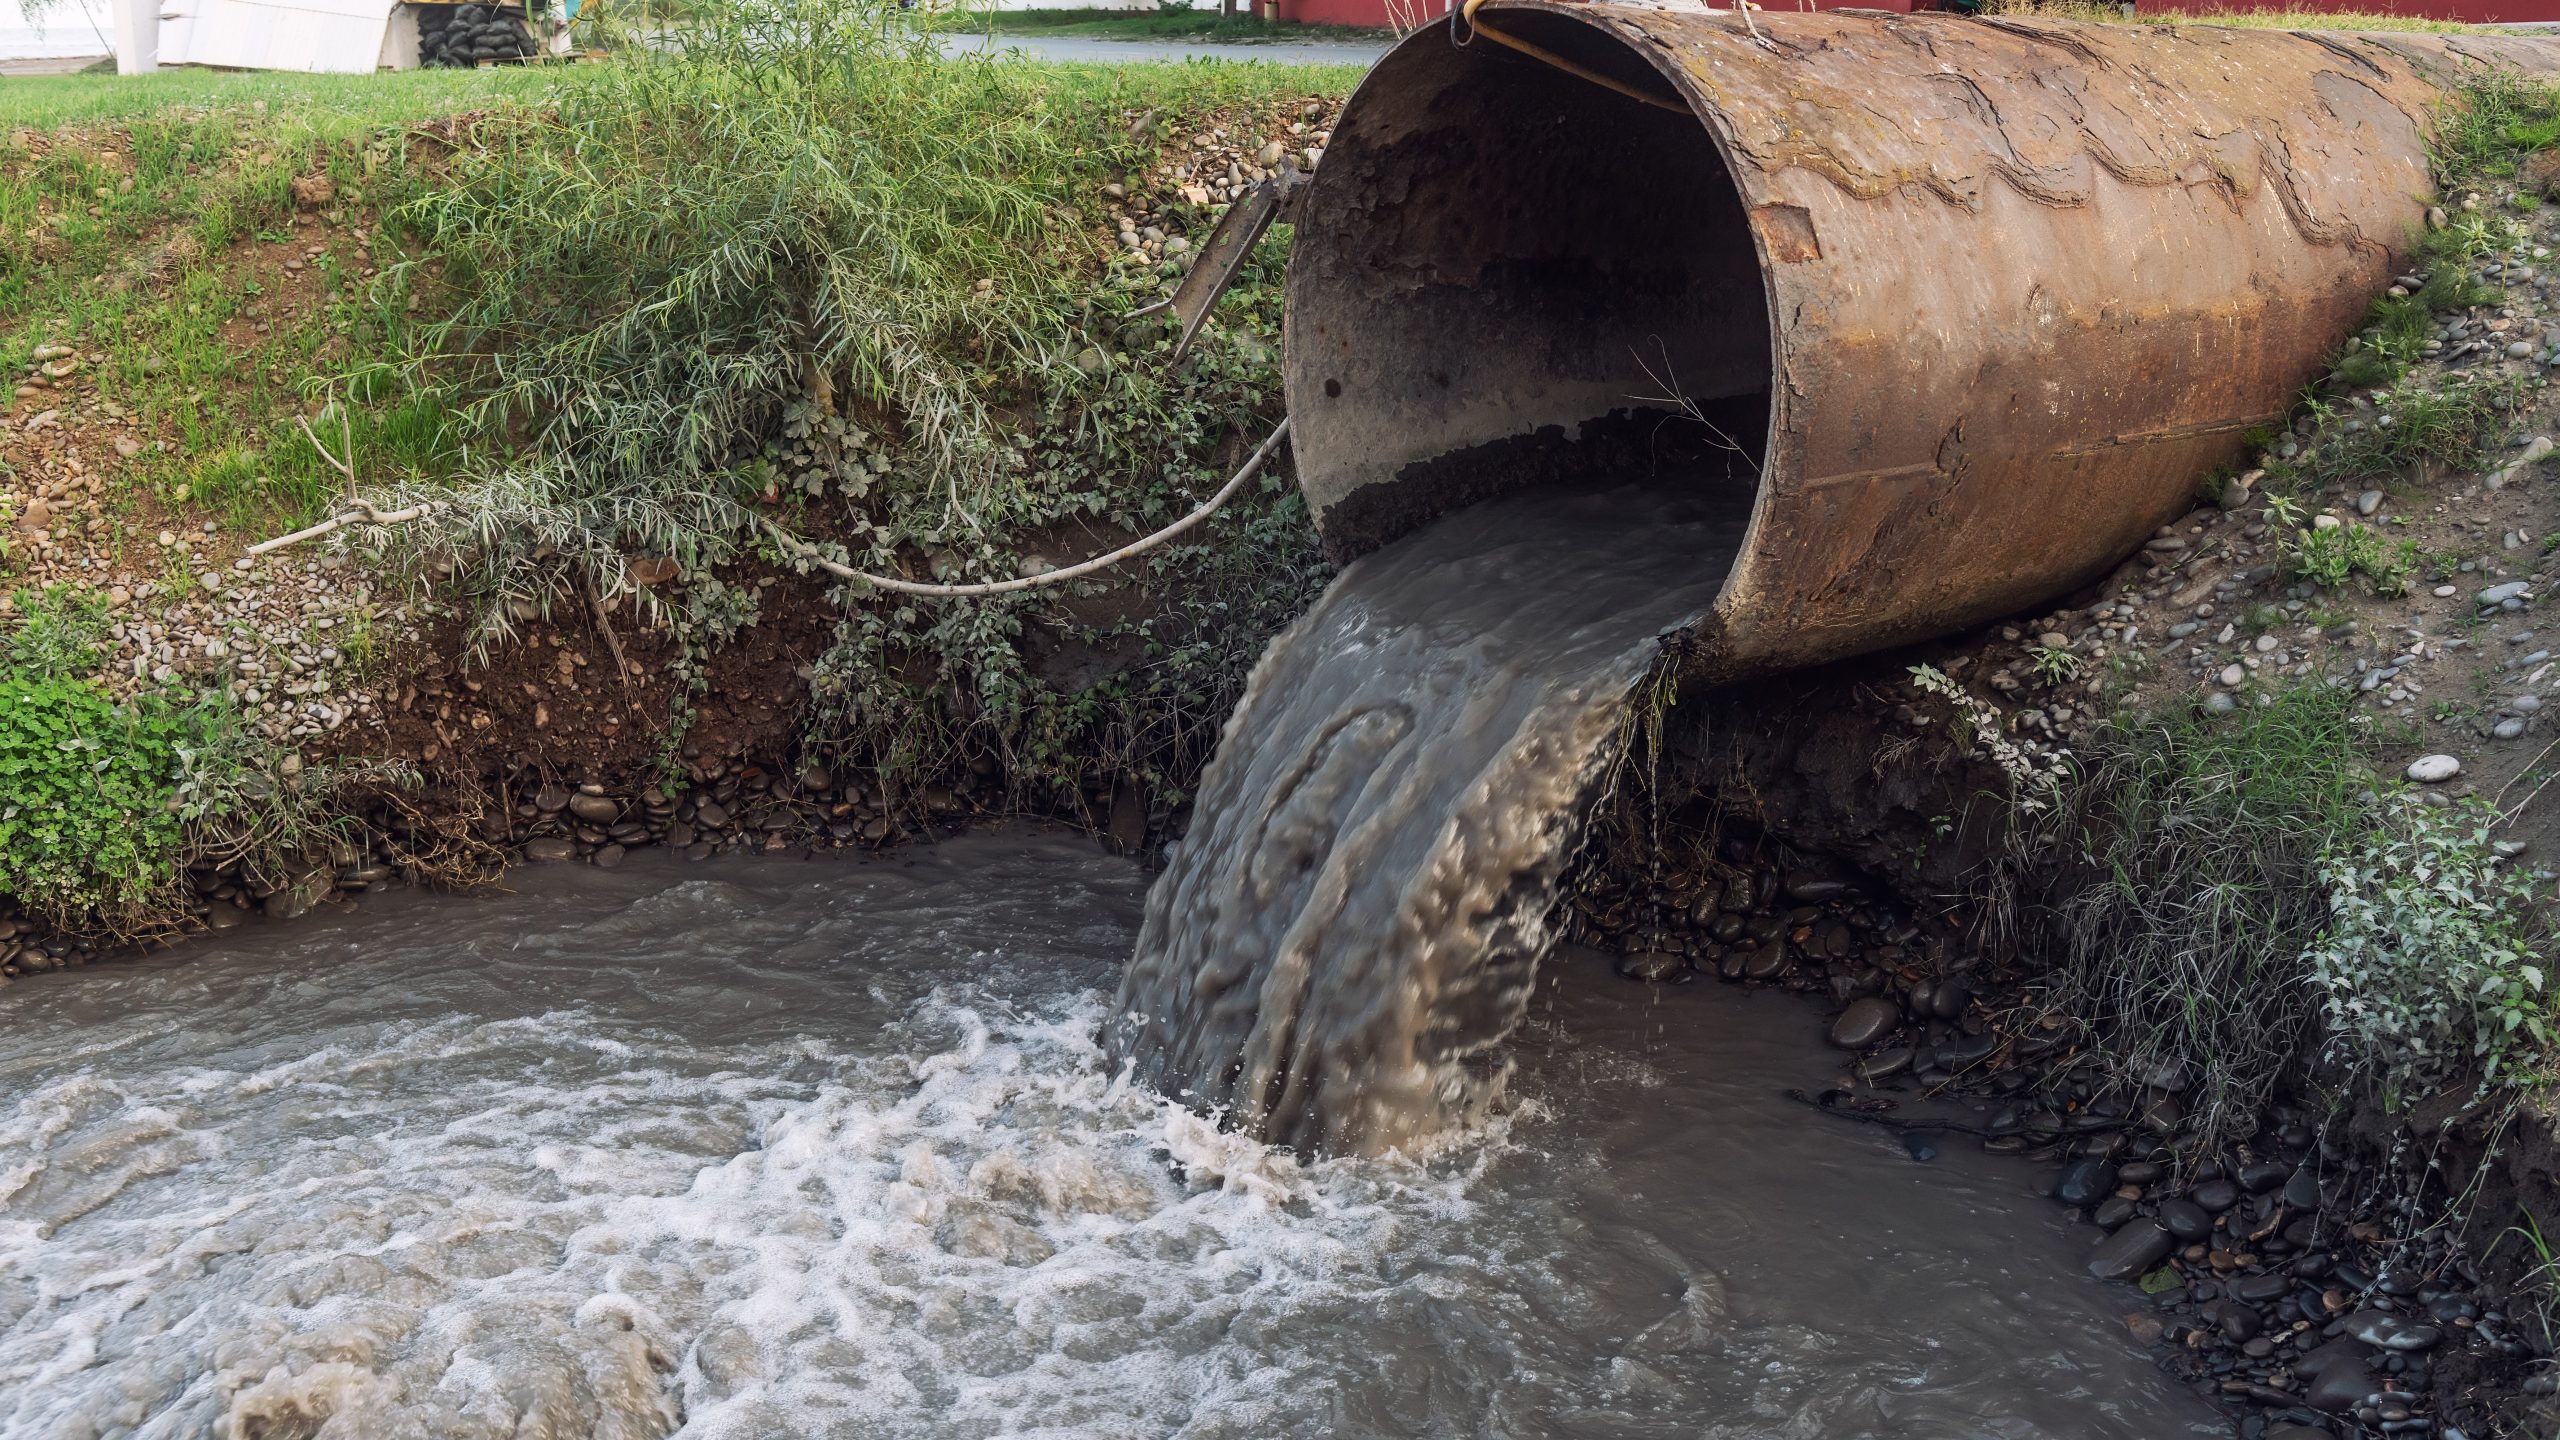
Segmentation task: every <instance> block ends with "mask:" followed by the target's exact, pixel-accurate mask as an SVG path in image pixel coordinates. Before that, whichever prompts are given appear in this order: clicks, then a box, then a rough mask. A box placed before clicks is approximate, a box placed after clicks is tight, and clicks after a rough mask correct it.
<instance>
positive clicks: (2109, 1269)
mask: <svg viewBox="0 0 2560 1440" xmlns="http://www.w3.org/2000/svg"><path fill="white" fill-rule="evenodd" d="M2177 1243H2178V1242H2177V1240H2176V1239H2175V1238H2174V1237H2172V1236H2171V1235H2170V1234H2169V1232H2168V1231H2166V1230H2164V1229H2162V1228H2161V1227H2160V1223H2159V1222H2158V1221H2156V1220H2136V1221H2134V1222H2133V1223H2131V1224H2129V1225H2127V1226H2125V1227H2124V1228H2123V1229H2121V1230H2119V1231H2117V1232H2116V1233H2114V1234H2113V1235H2110V1236H2108V1237H2107V1238H2106V1239H2104V1240H2102V1241H2100V1242H2098V1248H2097V1249H2096V1250H2094V1251H2091V1252H2090V1255H2089V1273H2090V1274H2092V1275H2094V1276H2096V1277H2098V1278H2099V1279H2101V1280H2131V1279H2133V1278H2135V1277H2136V1276H2139V1275H2142V1274H2143V1273H2145V1272H2147V1271H2148V1270H2150V1269H2151V1267H2152V1266H2154V1265H2157V1264H2159V1263H2160V1262H2161V1261H2163V1260H2165V1259H2167V1258H2169V1251H2170V1250H2171V1249H2173V1248H2175V1246H2176V1245H2177Z"/></svg>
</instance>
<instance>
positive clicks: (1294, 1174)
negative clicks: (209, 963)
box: [0, 987, 1470, 1437]
mask: <svg viewBox="0 0 2560 1440" xmlns="http://www.w3.org/2000/svg"><path fill="white" fill-rule="evenodd" d="M1100 1018H1101V997H1100V996H1099V995H1097V994H1095V993H1092V992H1089V991H1079V992H1073V993H1070V994H1067V995H1063V996H1052V997H1049V998H1048V999H1047V1000H1045V1001H1035V1002H1032V1003H1030V1004H1027V1005H1026V1004H1022V1003H1019V1002H1016V1001H1011V1000H1007V999H1003V998H1000V997H996V996H992V995H989V994H985V993H983V992H979V991H976V990H973V989H971V988H969V987H946V988H943V989H939V990H937V991H935V992H934V993H933V994H931V995H930V996H929V997H928V998H927V999H925V1000H924V1001H923V1002H921V1003H919V1004H918V1005H916V1006H915V1007H914V1008H913V1009H912V1010H911V1011H910V1013H909V1014H908V1015H907V1016H906V1017H905V1018H904V1019H902V1020H901V1021H899V1022H898V1023H896V1024H895V1025H893V1026H892V1027H890V1029H891V1033H890V1035H889V1036H887V1037H884V1044H883V1047H882V1049H881V1050H880V1051H879V1052H876V1053H873V1054H869V1055H862V1054H852V1053H843V1052H840V1051H835V1050H832V1049H831V1048H830V1047H828V1046H825V1045H820V1044H815V1043H805V1044H802V1045H799V1046H795V1047H793V1048H794V1049H795V1050H796V1051H797V1052H798V1055H797V1059H798V1060H799V1061H800V1063H801V1064H803V1065H806V1064H807V1063H808V1062H809V1061H812V1060H814V1061H816V1062H817V1063H818V1064H819V1065H820V1066H821V1068H822V1074H821V1075H820V1076H819V1077H818V1078H816V1079H815V1080H813V1081H808V1080H804V1081H798V1082H793V1083H777V1082H774V1081H770V1080H765V1079H759V1078H757V1072H758V1071H759V1069H761V1068H765V1067H762V1066H760V1065H759V1063H758V1062H759V1059H760V1058H763V1057H759V1056H758V1055H755V1054H742V1055H738V1056H736V1057H733V1058H734V1060H735V1062H736V1068H734V1069H728V1070H722V1071H719V1072H717V1073H713V1074H710V1075H702V1074H699V1073H691V1072H693V1071H695V1070H697V1069H698V1066H697V1065H696V1064H694V1063H693V1059H694V1057H684V1059H683V1061H682V1062H681V1063H675V1064H669V1063H664V1062H668V1061H671V1060H675V1059H676V1058H677V1057H672V1056H664V1055H653V1054H651V1053H649V1048H650V1047H648V1046H646V1045H636V1044H635V1043H634V1042H633V1041H632V1039H631V1038H630V1037H629V1035H628V1034H627V1033H625V1034H621V1035H617V1034H611V1033H605V1032H604V1031H603V1030H601V1029H600V1028H599V1026H598V1023H597V1022H596V1021H595V1020H594V1019H593V1018H592V1017H589V1016H585V1015H581V1014H578V1013H574V1012H571V1013H550V1014H544V1015H541V1016H536V1017H528V1018H526V1019H522V1020H515V1021H504V1022H494V1023H492V1022H479V1021H470V1020H462V1019H455V1020H451V1021H446V1022H441V1023H434V1024H428V1025H424V1026H419V1027H415V1028H412V1029H409V1030H407V1031H405V1032H402V1033H396V1034H386V1035H385V1036H384V1044H383V1045H382V1047H381V1048H380V1049H376V1050H372V1051H369V1052H363V1053H358V1052H355V1051H352V1050H351V1049H349V1048H347V1047H345V1046H333V1047H330V1048H327V1049H323V1050H320V1051H318V1052H315V1053H313V1054H311V1055H309V1056H306V1057H302V1058H298V1059H295V1060H291V1061H286V1062H283V1063H279V1064H275V1065H272V1066H268V1067H264V1068H261V1069H259V1070H256V1071H253V1072H243V1073H234V1074H224V1073H221V1072H216V1071H208V1070H202V1069H179V1070H173V1071H169V1072H165V1073H161V1074H157V1075H148V1076H129V1075H128V1076H118V1077H116V1078H105V1077H102V1076H100V1075H97V1074H91V1073H80V1074H74V1075H69V1076H65V1077H63V1078H60V1079H57V1080H55V1081H53V1082H51V1083H49V1084H46V1085H44V1086H42V1087H40V1088H39V1089H37V1090H36V1091H34V1092H33V1093H29V1094H24V1095H20V1096H17V1097H15V1098H14V1100H13V1102H12V1103H11V1104H10V1105H9V1107H8V1108H7V1109H6V1111H5V1112H0V1155H4V1156H6V1157H8V1159H7V1168H6V1169H5V1170H0V1214H5V1215H6V1216H7V1217H8V1218H7V1221H6V1228H5V1229H0V1295H5V1296H6V1297H7V1298H6V1299H5V1300H0V1433H6V1434H8V1435H12V1436H17V1435H25V1436H46V1437H57V1436H59V1437H70V1436H82V1435H138V1436H140V1435H150V1436H158V1435H171V1436H175V1435H197V1434H215V1435H232V1436H242V1437H247V1436H258V1435H287V1434H290V1435H302V1434H314V1433H316V1434H325V1435H330V1436H337V1435H342V1434H343V1435H374V1434H383V1435H390V1434H415V1435H436V1436H446V1435H450V1436H480V1435H490V1436H500V1435H515V1434H518V1433H525V1434H541V1435H553V1436H569V1435H594V1436H609V1437H639V1436H657V1435H665V1434H669V1433H674V1432H676V1431H678V1430H681V1431H682V1432H683V1433H685V1434H688V1435H701V1436H705V1437H711V1436H774V1435H786V1434H788V1435H834V1434H842V1435H866V1436H868V1435H878V1436H899V1435H936V1436H945V1435H955V1436H956V1435H990V1436H992V1435H1022V1436H1061V1437H1064V1436H1115V1437H1118V1436H1130V1435H1159V1434H1160V1435H1203V1436H1209V1435H1239V1436H1241V1435H1267V1434H1271V1433H1276V1432H1277V1431H1280V1430H1286V1429H1289V1428H1291V1427H1293V1426H1296V1425H1298V1424H1300V1423H1302V1422H1304V1421H1305V1420H1307V1419H1309V1418H1310V1417H1311V1416H1313V1415H1315V1414H1317V1413H1319V1412H1320V1410H1321V1408H1322V1404H1323V1400H1322V1396H1321V1394H1320V1393H1310V1392H1309V1391H1307V1390H1305V1389H1302V1388H1299V1387H1298V1385H1297V1384H1296V1382H1297V1381H1299V1380H1300V1379H1302V1378H1304V1376H1305V1374H1306V1373H1308V1372H1309V1371H1310V1370H1311V1369H1312V1363H1313V1362H1306V1363H1301V1361H1300V1359H1299V1358H1298V1357H1293V1356H1292V1355H1291V1354H1290V1353H1289V1351H1288V1349H1287V1347H1286V1346H1285V1345H1283V1346H1280V1347H1277V1348H1257V1349H1255V1350H1252V1351H1250V1352H1248V1351H1244V1350H1240V1349H1238V1348H1237V1347H1235V1346H1232V1345H1230V1344H1228V1343H1227V1341H1226V1338H1225V1337H1226V1336H1227V1335H1228V1334H1229V1332H1230V1331H1231V1330H1233V1329H1234V1328H1235V1327H1237V1326H1239V1325H1251V1326H1254V1327H1256V1328H1257V1329H1262V1330H1264V1331H1265V1333H1268V1334H1278V1333H1281V1332H1284V1331H1285V1329H1286V1321H1287V1316H1288V1315H1289V1313H1290V1312H1291V1311H1292V1310H1293V1309H1295V1308H1300V1307H1303V1306H1305V1305H1307V1304H1309V1303H1310V1302H1312V1301H1316V1300H1319V1299H1324V1298H1328V1297H1330V1298H1338V1299H1342V1300H1350V1299H1354V1298H1356V1297H1357V1296H1358V1295H1359V1293H1360V1292H1361V1291H1363V1290H1364V1289H1371V1288H1377V1287H1381V1286H1384V1285H1386V1284H1389V1283H1392V1282H1391V1281H1390V1280H1389V1279H1388V1278H1387V1276H1386V1275H1385V1274H1384V1272H1383V1271H1382V1269H1381V1264H1382V1261H1384V1260H1385V1259H1387V1258H1388V1257H1390V1256H1391V1255H1392V1254H1393V1253H1394V1251H1395V1250H1396V1248H1397V1242H1398V1239H1399V1231H1400V1229H1402V1228H1403V1227H1405V1226H1407V1225H1409V1224H1410V1223H1412V1222H1413V1221H1414V1220H1417V1219H1419V1220H1432V1221H1459V1222H1463V1220H1464V1218H1465V1217H1466V1215H1467V1214H1468V1212H1469V1208H1470V1202H1469V1201H1468V1200H1467V1199H1466V1197H1465V1193H1464V1192H1465V1176H1464V1174H1462V1173H1457V1172H1455V1171H1450V1170H1446V1169H1445V1168H1444V1170H1443V1171H1442V1172H1441V1173H1434V1172H1432V1171H1429V1170H1425V1169H1422V1168H1419V1167H1412V1166H1402V1167H1399V1166H1392V1165H1375V1164H1371V1165H1361V1166H1353V1165H1344V1164H1332V1165H1321V1164H1320V1165H1315V1166H1302V1165H1300V1164H1298V1163H1297V1162H1296V1161H1294V1160H1292V1159H1291V1158H1289V1157H1287V1156H1285V1155H1282V1154H1279V1153H1276V1152H1273V1151H1271V1150H1269V1149H1267V1148H1265V1147H1262V1146H1260V1145H1257V1144H1254V1143H1253V1142H1250V1141H1247V1140H1244V1139H1242V1138H1241V1137H1239V1136H1236V1135H1234V1134H1231V1133H1226V1132H1222V1131H1220V1130H1218V1129H1217V1128H1216V1127H1215V1126H1214V1125H1212V1124H1210V1123H1208V1122H1207V1121H1204V1120H1203V1119H1201V1118H1200V1117H1198V1116H1196V1115H1193V1114H1192V1113H1190V1112H1188V1111H1185V1110H1181V1109H1179V1108H1176V1107H1171V1106H1168V1105H1166V1104H1164V1103H1162V1102H1160V1101H1158V1100H1155V1099H1153V1098H1151V1097H1148V1096H1145V1095H1142V1094H1139V1093H1136V1092H1133V1091H1132V1090H1130V1089H1129V1088H1127V1087H1125V1086H1121V1085H1116V1084H1114V1083H1113V1079H1112V1077H1111V1076H1110V1075H1109V1074H1108V1073H1106V1071H1105V1070H1104V1068H1103V1062H1102V1057H1101V1055H1100V1054H1099V1052H1098V1050H1097V1049H1096V1048H1095V1045H1094V1043H1093V1040H1092V1036H1093V1034H1094V1031H1095V1028H1096V1025H1097V1023H1098V1022H1099V1020H1100ZM775 1068H779V1067H775Z"/></svg>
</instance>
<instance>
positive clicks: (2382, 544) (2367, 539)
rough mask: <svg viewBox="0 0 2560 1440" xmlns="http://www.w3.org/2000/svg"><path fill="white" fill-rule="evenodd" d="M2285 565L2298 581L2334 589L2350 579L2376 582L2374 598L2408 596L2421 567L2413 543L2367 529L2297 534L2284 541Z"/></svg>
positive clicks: (2353, 526) (2331, 528) (2339, 528)
mask: <svg viewBox="0 0 2560 1440" xmlns="http://www.w3.org/2000/svg"><path fill="white" fill-rule="evenodd" d="M2283 548H2284V555H2285V563H2286V566H2287V568H2288V569H2289V570H2291V571H2292V573H2293V574H2294V576H2295V577H2296V578H2298V579H2303V580H2308V581H2310V582H2311V583H2312V584H2314V585H2317V586H2320V587H2321V588H2322V589H2324V590H2335V589H2337V588H2338V587H2339V586H2341V585H2344V584H2346V583H2347V581H2348V579H2349V578H2350V577H2351V576H2356V575H2362V576H2364V577H2365V578H2366V579H2367V580H2369V581H2371V582H2372V587H2373V593H2374V594H2376V595H2380V596H2382V597H2384V598H2386V599H2396V598H2397V597H2399V596H2402V595H2406V594H2408V593H2409V577H2410V576H2411V575H2412V574H2414V573H2416V571H2417V568H2418V560H2419V554H2418V545H2417V542H2416V541H2414V540H2398V541H2395V540H2392V539H2391V538H2390V537H2388V536H2386V535H2384V534H2383V533H2382V532H2381V531H2379V530H2376V529H2374V528H2373V527H2371V526H2369V525H2359V524H2357V523H2355V522H2354V521H2348V522H2347V523H2345V524H2343V525H2335V526H2329V527H2326V528H2319V527H2315V528H2313V529H2308V530H2297V531H2295V532H2294V533H2293V534H2292V535H2291V536H2290V537H2289V538H2287V539H2286V540H2285V541H2284V546H2283Z"/></svg>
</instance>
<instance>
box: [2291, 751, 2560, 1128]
mask: <svg viewBox="0 0 2560 1440" xmlns="http://www.w3.org/2000/svg"><path fill="white" fill-rule="evenodd" d="M2494 818H2495V817H2494V816H2493V815H2492V814H2491V813H2490V812H2487V811H2485V810H2480V809H2476V808H2470V807H2465V808H2463V809H2459V810H2438V809H2432V808H2430V807H2428V806H2426V805H2422V804H2420V803H2418V801H2417V799H2416V797H2414V796H2410V795H2406V794H2400V795H2394V796H2392V797H2391V798H2390V799H2389V800H2388V801H2387V802H2385V804H2384V805H2382V806H2381V807H2380V813H2379V814H2378V815H2377V816H2376V817H2375V821H2374V823H2373V824H2372V825H2370V826H2368V827H2366V828H2364V829H2362V830H2360V831H2358V832H2357V833H2355V834H2353V835H2351V836H2347V837H2343V838H2341V839H2338V840H2335V841H2333V842H2332V843H2331V845H2330V846H2329V848H2328V849H2327V850H2326V851H2325V852H2324V853H2323V854H2322V856H2321V858H2320V866H2319V879H2320V883H2321V885H2322V886H2323V887H2324V888H2325V889H2326V891H2327V894H2328V901H2329V924H2328V927H2327V928H2326V930H2325V931H2324V932H2323V933H2322V934H2321V935H2320V936H2319V937H2318V938H2317V939H2316V940H2315V941H2314V942H2313V943H2312V944H2311V945H2310V946H2309V947H2308V948H2306V949H2305V951H2304V952H2303V953H2304V959H2305V961H2306V962H2307V963H2308V965H2309V968H2310V979H2311V982H2312V984H2313V986H2314V987H2315V988H2316V990H2317V991H2318V993H2319V995H2320V997H2321V1003H2322V1012H2323V1017H2324V1018H2325V1020H2326V1022H2327V1026H2328V1031H2329V1044H2328V1049H2327V1052H2326V1053H2327V1057H2328V1059H2329V1060H2330V1061H2331V1062H2333V1063H2335V1064H2336V1065H2337V1066H2338V1067H2339V1068H2340V1069H2341V1070H2342V1071H2343V1072H2344V1073H2345V1074H2346V1075H2348V1076H2349V1077H2351V1078H2352V1079H2354V1080H2356V1081H2358V1082H2361V1083H2363V1084H2366V1085H2369V1086H2370V1087H2372V1088H2373V1089H2374V1090H2375V1091H2376V1092H2378V1093H2379V1094H2380V1096H2381V1098H2382V1099H2383V1101H2384V1103H2385V1104H2386V1105H2387V1106H2388V1107H2390V1108H2394V1109H2397V1108H2399V1107H2400V1106H2401V1105H2403V1104H2405V1103H2407V1102H2408V1101H2409V1100H2411V1099H2415V1098H2420V1097H2423V1096H2424V1095H2426V1094H2428V1093H2431V1092H2433V1091H2435V1090H2438V1089H2440V1088H2442V1087H2443V1086H2444V1085H2445V1084H2447V1083H2448V1082H2450V1081H2452V1080H2454V1079H2455V1078H2457V1076H2458V1075H2459V1074H2460V1073H2461V1072H2462V1071H2463V1070H2464V1069H2466V1068H2468V1067H2476V1068H2477V1073H2478V1080H2479V1084H2480V1087H2481V1089H2482V1090H2483V1091H2486V1090H2487V1088H2488V1087H2489V1086H2491V1085H2494V1084H2497V1083H2498V1082H2500V1081H2511V1080H2515V1079H2517V1078H2519V1077H2518V1074H2517V1072H2519V1071H2520V1070H2525V1069H2529V1068H2537V1067H2538V1065H2539V1060H2538V1058H2537V1057H2538V1055H2539V1053H2540V1052H2541V1051H2542V1050H2543V1049H2545V1048H2546V1047H2548V1046H2549V1044H2550V1043H2551V1029H2550V1023H2549V1019H2548V1015H2549V1011H2550V1004H2549V1001H2548V1000H2547V998H2546V995H2545V989H2544V983H2543V972H2542V968H2541V966H2540V964H2539V963H2538V962H2537V959H2536V957H2535V955H2534V953H2533V950H2532V943H2531V942H2532V938H2533V937H2532V935H2531V933H2530V928H2531V917H2532V915H2533V913H2534V910H2533V907H2534V892H2533V882H2532V881H2531V880H2530V879H2528V878H2527V877H2525V876H2523V875H2521V874H2518V873H2517V872H2516V871H2514V870H2512V869H2510V868H2508V867H2507V866H2506V865H2505V864H2503V863H2501V861H2500V859H2499V857H2498V855H2497V853H2496V851H2495V850H2493V849H2492V848H2491V845H2490V840H2489V834H2490V831H2489V826H2490V822H2491V821H2492V820H2493V819H2494Z"/></svg>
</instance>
